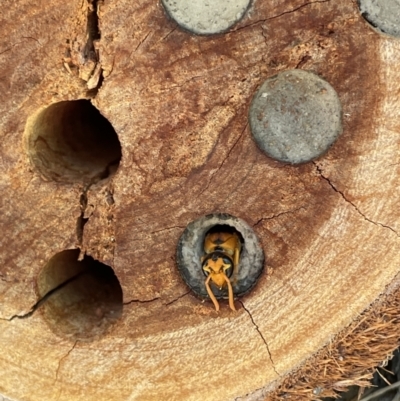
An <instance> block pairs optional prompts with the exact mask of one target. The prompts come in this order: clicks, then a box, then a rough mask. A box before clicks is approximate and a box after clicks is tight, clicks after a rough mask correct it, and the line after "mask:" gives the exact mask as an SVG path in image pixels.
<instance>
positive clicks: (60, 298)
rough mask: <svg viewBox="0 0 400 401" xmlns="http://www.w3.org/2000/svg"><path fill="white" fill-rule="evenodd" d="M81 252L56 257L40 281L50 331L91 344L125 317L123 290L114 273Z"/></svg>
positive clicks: (46, 268) (64, 253) (39, 290)
mask: <svg viewBox="0 0 400 401" xmlns="http://www.w3.org/2000/svg"><path fill="white" fill-rule="evenodd" d="M78 256H79V250H78V249H74V250H67V251H62V252H60V253H58V254H56V255H55V256H53V257H52V258H51V259H50V260H49V262H48V263H47V264H46V266H45V267H44V268H43V270H42V271H41V272H40V274H39V277H38V282H37V285H38V292H39V296H40V298H43V297H45V298H47V299H45V302H44V303H43V307H42V313H43V316H44V318H45V320H46V321H47V323H48V325H49V326H50V328H51V329H52V330H53V331H54V332H55V333H56V334H58V335H63V336H67V337H69V338H71V339H79V340H92V339H93V338H95V337H98V336H100V335H102V334H104V333H105V332H106V331H107V330H108V328H109V327H110V326H111V325H113V324H114V323H116V321H117V320H118V319H119V318H120V317H121V314H122V306H123V304H122V302H123V301H122V289H121V286H120V284H119V281H118V278H117V277H116V275H115V274H114V271H113V269H112V268H111V267H110V266H107V265H105V264H103V263H100V262H99V261H97V260H94V259H93V258H92V257H90V256H85V257H84V259H83V260H81V261H78Z"/></svg>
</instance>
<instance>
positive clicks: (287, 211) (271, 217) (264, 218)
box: [253, 206, 307, 227]
mask: <svg viewBox="0 0 400 401" xmlns="http://www.w3.org/2000/svg"><path fill="white" fill-rule="evenodd" d="M301 209H303V210H307V208H306V207H305V206H300V207H298V208H296V209H291V210H285V211H283V212H279V213H277V214H273V215H272V216H269V217H261V219H260V220H258V221H257V222H256V223H254V224H253V227H256V226H258V225H259V224H260V223H262V222H263V221H264V220H273V219H275V218H277V217H280V216H283V215H285V214H292V213H295V212H298V211H299V210H301Z"/></svg>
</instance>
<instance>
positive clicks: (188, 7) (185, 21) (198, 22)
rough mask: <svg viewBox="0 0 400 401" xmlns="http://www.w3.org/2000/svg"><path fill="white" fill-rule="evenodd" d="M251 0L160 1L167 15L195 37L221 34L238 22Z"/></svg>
mask: <svg viewBox="0 0 400 401" xmlns="http://www.w3.org/2000/svg"><path fill="white" fill-rule="evenodd" d="M250 4H251V0H213V1H208V0H196V1H193V0H162V5H163V6H164V8H165V11H166V12H167V14H168V15H169V16H170V17H171V18H172V19H173V20H174V21H175V22H176V23H177V24H178V25H179V26H181V27H182V28H184V29H187V30H188V31H190V32H193V33H195V34H197V35H213V34H218V33H223V32H225V31H227V30H228V29H229V28H231V27H232V26H233V25H234V24H236V23H237V22H238V21H240V20H241V19H242V18H243V16H244V15H245V13H246V11H247V10H248V8H249V7H250Z"/></svg>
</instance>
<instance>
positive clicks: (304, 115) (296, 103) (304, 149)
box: [249, 70, 342, 164]
mask: <svg viewBox="0 0 400 401" xmlns="http://www.w3.org/2000/svg"><path fill="white" fill-rule="evenodd" d="M249 122H250V128H251V133H252V135H253V138H254V140H255V142H256V143H257V145H258V147H259V148H260V149H261V150H262V151H264V152H265V153H266V154H267V155H268V156H270V157H272V158H273V159H275V160H279V161H281V162H284V163H291V164H299V163H306V162H309V161H310V160H314V159H316V158H318V157H320V156H322V155H323V154H324V153H325V152H327V151H328V149H329V148H330V146H331V145H332V144H333V143H334V142H335V141H336V140H337V138H338V137H339V135H340V134H341V132H342V106H341V102H340V99H339V96H338V94H337V93H336V91H335V89H334V88H333V87H332V86H331V85H330V84H329V83H328V82H327V81H325V80H324V79H322V78H320V77H319V76H318V75H315V74H313V73H312V72H310V71H303V70H291V71H284V72H281V73H279V74H278V75H275V76H273V77H270V78H268V79H267V80H266V81H265V82H264V83H263V84H262V85H261V87H260V88H259V89H258V91H257V93H256V94H255V95H254V97H253V101H252V103H251V106H250V111H249Z"/></svg>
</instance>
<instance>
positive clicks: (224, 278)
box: [201, 229, 242, 312]
mask: <svg viewBox="0 0 400 401" xmlns="http://www.w3.org/2000/svg"><path fill="white" fill-rule="evenodd" d="M241 249H242V244H241V242H240V238H239V236H238V234H237V233H236V232H234V231H233V230H229V229H227V230H222V229H221V231H214V232H209V233H208V234H207V235H206V236H205V239H204V252H205V255H204V256H203V257H202V258H201V266H202V269H203V272H204V274H205V275H206V276H207V278H206V280H205V286H206V290H207V293H208V296H209V297H210V298H211V300H212V301H213V303H214V306H215V309H216V311H217V312H218V311H219V303H218V301H217V299H216V298H215V295H214V294H213V292H212V290H211V288H210V281H212V282H213V283H214V284H215V285H216V286H217V287H218V288H219V289H220V290H222V288H224V287H225V286H227V287H228V295H229V306H230V308H231V309H232V310H236V309H235V304H234V303H233V290H232V284H231V281H230V277H231V276H232V274H233V278H234V279H236V276H237V272H238V267H239V257H240V252H241Z"/></svg>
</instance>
